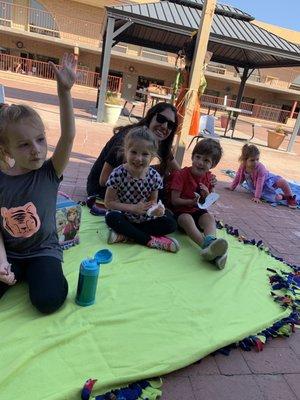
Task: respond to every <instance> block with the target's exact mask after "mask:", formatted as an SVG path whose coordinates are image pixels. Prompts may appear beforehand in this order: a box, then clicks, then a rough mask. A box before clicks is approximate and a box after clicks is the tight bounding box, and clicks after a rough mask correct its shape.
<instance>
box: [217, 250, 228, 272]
mask: <svg viewBox="0 0 300 400" xmlns="http://www.w3.org/2000/svg"><path fill="white" fill-rule="evenodd" d="M226 261H227V251H226V253H225V254H223V255H222V256H220V257H217V258H216V259H215V260H214V264H216V266H217V267H218V268H219V269H223V268H224V267H225V264H226Z"/></svg>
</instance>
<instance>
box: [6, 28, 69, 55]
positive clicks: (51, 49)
mask: <svg viewBox="0 0 300 400" xmlns="http://www.w3.org/2000/svg"><path fill="white" fill-rule="evenodd" d="M18 41H20V38H19V37H18V36H12V35H8V34H2V33H1V40H0V45H1V46H2V47H8V48H10V49H11V51H10V53H11V55H13V56H20V55H21V53H32V54H39V55H42V56H48V57H53V58H58V59H61V57H62V56H63V54H64V53H65V52H66V51H69V49H68V48H64V47H60V46H56V45H55V44H53V45H51V44H49V43H46V42H40V41H36V40H34V39H29V38H22V43H23V46H24V47H23V48H22V49H18V48H17V46H16V43H17V42H18Z"/></svg>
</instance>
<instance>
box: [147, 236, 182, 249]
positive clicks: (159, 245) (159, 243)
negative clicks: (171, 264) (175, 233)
mask: <svg viewBox="0 0 300 400" xmlns="http://www.w3.org/2000/svg"><path fill="white" fill-rule="evenodd" d="M147 246H148V247H150V248H151V249H157V250H165V251H170V252H171V253H177V251H178V250H179V243H178V242H177V240H176V239H173V238H169V237H167V236H160V237H158V236H151V240H150V242H148V244H147Z"/></svg>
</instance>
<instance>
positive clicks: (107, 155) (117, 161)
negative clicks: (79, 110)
mask: <svg viewBox="0 0 300 400" xmlns="http://www.w3.org/2000/svg"><path fill="white" fill-rule="evenodd" d="M126 133H127V131H126V130H125V131H124V130H123V131H120V132H118V133H116V134H115V135H114V136H113V137H112V138H111V139H110V140H109V141H108V142H107V143H106V145H105V146H104V148H103V150H102V151H101V153H100V155H99V157H98V158H97V160H96V161H95V164H94V165H93V167H92V169H91V171H90V173H89V176H88V178H87V186H86V191H87V194H88V195H89V196H93V195H98V196H100V197H101V198H104V196H105V191H106V187H105V186H100V185H99V178H100V175H101V172H102V169H103V166H104V163H105V162H107V163H108V164H110V165H111V166H112V168H116V167H118V166H119V165H121V164H122V163H123V161H124V160H123V142H124V137H125V136H126Z"/></svg>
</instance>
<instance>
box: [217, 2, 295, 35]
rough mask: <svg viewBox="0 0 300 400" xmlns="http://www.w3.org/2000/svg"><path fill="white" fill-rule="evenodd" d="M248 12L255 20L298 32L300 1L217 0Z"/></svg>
mask: <svg viewBox="0 0 300 400" xmlns="http://www.w3.org/2000/svg"><path fill="white" fill-rule="evenodd" d="M218 3H222V4H228V5H231V6H234V7H237V8H240V9H241V10H243V11H245V12H248V13H249V14H251V15H252V16H253V17H255V19H258V20H260V21H263V22H268V23H269V24H274V25H278V26H282V27H283V28H288V29H292V30H294V31H300V0H228V1H227V0H218Z"/></svg>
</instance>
